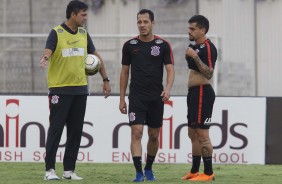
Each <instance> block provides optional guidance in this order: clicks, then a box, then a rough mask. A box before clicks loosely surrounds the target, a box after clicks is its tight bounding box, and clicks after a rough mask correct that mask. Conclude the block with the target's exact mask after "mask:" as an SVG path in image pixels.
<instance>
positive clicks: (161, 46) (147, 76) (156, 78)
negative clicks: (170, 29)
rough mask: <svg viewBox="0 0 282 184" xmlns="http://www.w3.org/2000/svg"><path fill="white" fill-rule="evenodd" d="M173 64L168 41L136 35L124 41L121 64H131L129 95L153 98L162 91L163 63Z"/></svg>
mask: <svg viewBox="0 0 282 184" xmlns="http://www.w3.org/2000/svg"><path fill="white" fill-rule="evenodd" d="M167 64H174V60H173V54H172V50H171V47H170V45H169V43H168V42H167V41H166V40H164V39H162V38H160V37H157V36H154V40H152V41H150V42H143V41H141V40H140V39H139V38H138V37H135V38H132V39H130V40H128V41H127V42H125V44H124V45H123V49H122V65H131V81H130V91H129V97H138V98H145V99H148V98H154V97H159V96H160V95H161V93H162V91H163V84H162V81H163V69H164V65H167Z"/></svg>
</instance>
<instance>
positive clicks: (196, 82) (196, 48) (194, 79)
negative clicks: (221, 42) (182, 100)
mask: <svg viewBox="0 0 282 184" xmlns="http://www.w3.org/2000/svg"><path fill="white" fill-rule="evenodd" d="M188 24H189V25H188V34H189V40H190V41H195V42H196V44H195V45H192V44H190V45H189V47H188V48H187V50H186V53H185V57H186V60H187V62H188V67H189V69H190V70H189V76H188V87H189V89H188V95H187V107H188V115H187V118H188V136H189V138H190V139H191V142H192V156H193V162H192V168H191V170H190V172H188V173H187V174H186V175H185V176H183V177H182V179H183V180H192V181H210V180H214V174H213V170H212V153H213V146H212V143H211V140H210V137H209V128H210V122H211V116H212V110H213V104H214V100H215V93H214V90H213V88H212V86H211V85H210V79H211V78H212V76H213V71H214V66H215V62H216V59H217V50H216V48H215V46H214V45H213V43H212V42H211V41H210V40H208V39H207V38H206V33H207V32H208V30H209V21H208V19H207V18H206V17H204V16H202V15H195V16H193V17H191V18H190V19H189V21H188ZM201 157H202V158H203V162H204V173H203V174H199V167H200V162H201Z"/></svg>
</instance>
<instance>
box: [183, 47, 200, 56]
mask: <svg viewBox="0 0 282 184" xmlns="http://www.w3.org/2000/svg"><path fill="white" fill-rule="evenodd" d="M185 54H186V56H189V57H191V58H195V57H196V56H198V54H197V52H196V51H195V50H194V49H192V48H191V47H188V48H187V49H186V53H185Z"/></svg>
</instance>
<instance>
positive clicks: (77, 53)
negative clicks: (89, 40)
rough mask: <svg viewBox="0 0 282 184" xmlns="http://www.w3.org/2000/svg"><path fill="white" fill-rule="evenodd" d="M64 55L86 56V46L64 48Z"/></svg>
mask: <svg viewBox="0 0 282 184" xmlns="http://www.w3.org/2000/svg"><path fill="white" fill-rule="evenodd" d="M62 56H63V57H71V56H84V48H68V49H63V50H62Z"/></svg>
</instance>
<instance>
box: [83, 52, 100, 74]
mask: <svg viewBox="0 0 282 184" xmlns="http://www.w3.org/2000/svg"><path fill="white" fill-rule="evenodd" d="M84 62H85V73H86V75H95V74H96V73H98V72H99V71H100V68H101V61H100V59H99V58H98V57H97V56H95V55H94V54H88V55H87V56H86V58H85V60H84Z"/></svg>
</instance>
